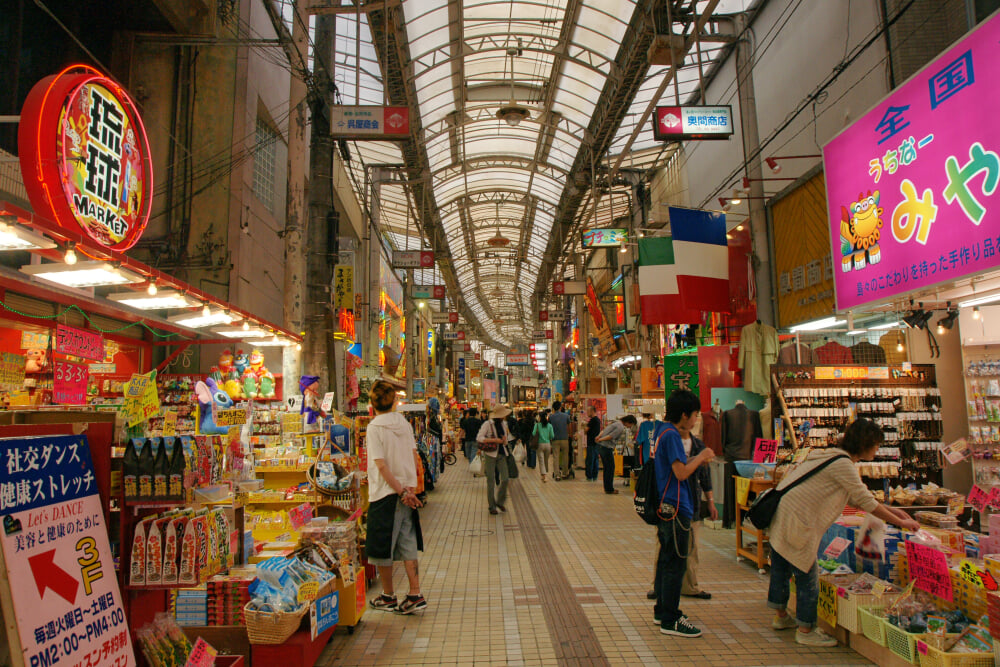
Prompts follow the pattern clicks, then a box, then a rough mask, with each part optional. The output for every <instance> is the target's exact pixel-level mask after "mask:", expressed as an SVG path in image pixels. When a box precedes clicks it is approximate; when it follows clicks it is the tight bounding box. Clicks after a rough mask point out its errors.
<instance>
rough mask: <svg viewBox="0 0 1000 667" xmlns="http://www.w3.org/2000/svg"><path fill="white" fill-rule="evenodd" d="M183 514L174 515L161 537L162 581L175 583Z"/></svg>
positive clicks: (182, 533)
mask: <svg viewBox="0 0 1000 667" xmlns="http://www.w3.org/2000/svg"><path fill="white" fill-rule="evenodd" d="M187 521H188V518H187V516H185V515H181V516H178V517H175V518H174V519H172V520H171V521H170V523H168V524H167V530H166V532H165V533H164V538H163V583H164V584H176V583H177V582H178V575H179V562H178V561H179V556H180V542H181V540H182V539H183V537H184V526H186V525H187Z"/></svg>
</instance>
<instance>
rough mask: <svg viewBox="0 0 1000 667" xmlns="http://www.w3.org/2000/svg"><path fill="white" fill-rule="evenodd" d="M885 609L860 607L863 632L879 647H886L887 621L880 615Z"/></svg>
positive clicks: (859, 614)
mask: <svg viewBox="0 0 1000 667" xmlns="http://www.w3.org/2000/svg"><path fill="white" fill-rule="evenodd" d="M882 609H884V607H859V608H858V620H860V621H861V632H862V633H863V634H864V635H865V637H867V638H868V639H870V640H872V641H873V642H875V643H876V644H878V645H879V646H886V638H885V625H886V622H885V619H884V618H882V617H881V616H880V615H879V614H881V613H882Z"/></svg>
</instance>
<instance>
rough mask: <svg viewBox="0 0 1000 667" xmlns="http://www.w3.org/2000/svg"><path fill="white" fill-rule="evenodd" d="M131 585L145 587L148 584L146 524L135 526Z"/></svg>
mask: <svg viewBox="0 0 1000 667" xmlns="http://www.w3.org/2000/svg"><path fill="white" fill-rule="evenodd" d="M129 584H131V585H132V586H144V585H145V584H146V522H145V521H140V522H138V523H136V524H135V534H134V535H133V536H132V562H131V563H130V565H129Z"/></svg>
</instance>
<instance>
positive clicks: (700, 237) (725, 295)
mask: <svg viewBox="0 0 1000 667" xmlns="http://www.w3.org/2000/svg"><path fill="white" fill-rule="evenodd" d="M669 214H670V234H671V237H672V238H673V242H674V257H675V258H676V260H675V261H676V264H677V287H678V289H679V291H680V293H681V301H682V302H683V304H684V308H686V309H691V310H708V311H712V312H717V313H728V312H730V306H729V248H728V247H727V244H726V215H725V214H724V213H713V212H711V211H699V210H694V209H688V208H675V207H670V208H669Z"/></svg>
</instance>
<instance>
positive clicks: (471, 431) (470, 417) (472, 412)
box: [458, 407, 483, 463]
mask: <svg viewBox="0 0 1000 667" xmlns="http://www.w3.org/2000/svg"><path fill="white" fill-rule="evenodd" d="M482 425H483V422H481V421H480V420H479V410H477V409H476V408H475V407H471V408H469V410H468V413H467V416H466V417H465V418H464V419H463V420H462V421H460V422H459V423H458V427H459V428H460V429H462V441H463V443H464V445H465V458H467V459H469V463H472V459H474V458H475V456H476V436H478V435H479V427H480V426H482Z"/></svg>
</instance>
